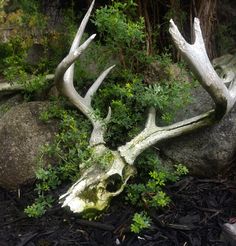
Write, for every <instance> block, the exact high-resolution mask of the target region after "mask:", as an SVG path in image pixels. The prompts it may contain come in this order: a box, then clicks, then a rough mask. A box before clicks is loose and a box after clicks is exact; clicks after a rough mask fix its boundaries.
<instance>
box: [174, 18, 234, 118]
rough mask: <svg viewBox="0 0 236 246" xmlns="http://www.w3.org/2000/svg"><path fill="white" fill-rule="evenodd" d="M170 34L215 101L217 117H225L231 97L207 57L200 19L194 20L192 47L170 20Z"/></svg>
mask: <svg viewBox="0 0 236 246" xmlns="http://www.w3.org/2000/svg"><path fill="white" fill-rule="evenodd" d="M169 32H170V34H171V36H172V38H173V41H174V43H175V45H176V47H177V48H178V49H179V50H180V52H181V53H182V55H183V56H184V58H185V59H186V60H187V62H188V63H189V65H190V66H191V67H192V68H193V70H194V71H195V73H196V75H197V76H198V78H199V82H200V83H201V85H202V86H203V87H204V89H205V90H206V91H207V92H208V93H209V95H210V96H211V97H212V99H213V100H214V102H215V106H216V107H215V111H216V115H217V116H218V117H219V118H221V117H223V116H224V115H225V113H227V112H228V111H229V110H230V109H231V108H230V105H231V103H230V100H231V97H230V95H229V91H228V89H227V87H226V86H225V84H224V82H223V81H222V79H221V78H220V77H219V76H218V75H217V73H216V71H215V70H214V68H213V66H212V65H211V62H210V60H209V58H208V56H207V52H206V48H205V45H204V40H203V37H202V32H201V28H200V21H199V19H198V18H195V19H194V34H195V42H194V44H192V45H191V44H189V43H187V42H186V40H185V39H184V38H183V36H182V35H181V34H180V32H179V30H178V28H177V26H176V25H175V24H174V22H173V20H170V28H169Z"/></svg>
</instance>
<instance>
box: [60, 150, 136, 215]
mask: <svg viewBox="0 0 236 246" xmlns="http://www.w3.org/2000/svg"><path fill="white" fill-rule="evenodd" d="M100 147H101V146H100ZM102 147H103V151H102V152H103V155H104V153H110V154H111V155H112V161H111V162H110V163H107V166H106V167H105V168H104V167H101V164H99V161H94V158H91V159H90V161H91V162H92V163H93V165H92V166H91V167H90V168H88V169H87V170H85V171H84V172H83V174H82V176H81V178H80V179H79V180H78V181H77V182H76V183H75V184H74V185H73V186H72V187H71V188H70V189H69V190H68V192H67V193H66V194H64V195H62V196H61V197H60V200H61V202H62V203H63V205H62V206H63V207H64V206H69V207H70V209H71V211H73V212H75V213H80V212H83V213H85V214H86V213H92V212H93V211H94V212H98V211H101V210H103V209H104V208H106V207H107V205H108V204H109V201H110V200H111V198H112V197H114V196H117V195H118V194H120V193H121V192H122V191H123V189H124V187H125V185H126V183H127V181H128V179H129V178H130V177H131V176H133V175H134V174H135V168H134V166H131V165H127V164H126V163H125V162H124V160H123V159H122V158H121V156H120V154H119V153H118V152H117V151H110V150H109V149H107V148H106V147H104V146H102ZM96 153H97V152H96ZM100 155H101V153H100ZM96 159H98V158H97V157H96Z"/></svg>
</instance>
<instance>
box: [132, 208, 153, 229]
mask: <svg viewBox="0 0 236 246" xmlns="http://www.w3.org/2000/svg"><path fill="white" fill-rule="evenodd" d="M150 223H151V219H150V218H149V217H148V216H147V214H146V213H145V212H141V213H135V214H134V217H133V223H132V224H131V231H132V232H134V233H140V232H141V231H142V230H143V229H147V228H149V227H150Z"/></svg>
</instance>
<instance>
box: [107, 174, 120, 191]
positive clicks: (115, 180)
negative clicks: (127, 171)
mask: <svg viewBox="0 0 236 246" xmlns="http://www.w3.org/2000/svg"><path fill="white" fill-rule="evenodd" d="M122 184H123V182H122V178H121V176H120V175H119V174H113V175H111V176H110V177H109V178H108V179H107V186H106V190H107V191H108V192H116V191H117V190H119V189H120V188H121V186H122Z"/></svg>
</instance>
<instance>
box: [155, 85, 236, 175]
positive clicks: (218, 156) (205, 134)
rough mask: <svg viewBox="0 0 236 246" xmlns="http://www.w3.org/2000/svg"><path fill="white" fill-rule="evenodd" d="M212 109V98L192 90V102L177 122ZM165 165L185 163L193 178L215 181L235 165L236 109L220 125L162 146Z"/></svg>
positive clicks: (161, 150) (177, 117)
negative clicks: (196, 176) (195, 176)
mask: <svg viewBox="0 0 236 246" xmlns="http://www.w3.org/2000/svg"><path fill="white" fill-rule="evenodd" d="M211 108H213V102H212V100H211V98H210V97H209V95H208V94H207V93H206V92H205V91H204V90H203V89H202V88H201V87H198V88H195V89H194V90H193V102H192V103H191V104H190V105H188V107H186V108H185V109H183V110H182V111H181V112H179V113H178V114H177V116H176V121H180V120H182V119H187V118H189V117H193V116H197V115H199V114H200V113H203V112H206V111H208V110H209V109H211ZM159 149H160V156H161V157H162V160H163V162H164V163H167V164H169V163H171V164H176V163H182V164H184V165H186V166H187V167H188V168H189V170H190V172H191V174H193V175H198V176H205V177H212V176H215V175H217V174H219V173H222V171H224V170H226V168H227V167H228V166H229V165H230V164H231V163H232V161H233V160H234V158H235V154H236V107H234V109H233V110H232V111H231V112H230V113H229V114H228V115H226V116H225V117H224V118H223V119H222V120H221V121H220V122H219V123H218V124H215V125H213V126H211V127H208V128H206V129H201V130H198V131H196V132H194V133H191V134H187V135H184V136H181V137H177V138H175V139H170V140H168V142H165V143H162V144H160V145H159Z"/></svg>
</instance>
